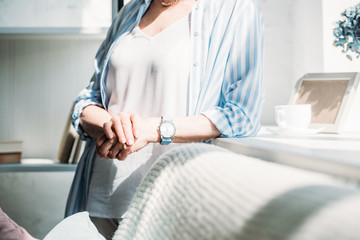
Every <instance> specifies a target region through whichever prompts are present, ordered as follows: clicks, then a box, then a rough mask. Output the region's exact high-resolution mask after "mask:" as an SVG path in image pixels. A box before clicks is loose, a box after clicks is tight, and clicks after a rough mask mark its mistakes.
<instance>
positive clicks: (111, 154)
mask: <svg viewBox="0 0 360 240" xmlns="http://www.w3.org/2000/svg"><path fill="white" fill-rule="evenodd" d="M122 148H123V144H121V143H117V144H115V145H114V146H113V147H112V148H111V150H110V151H109V154H108V156H109V158H111V159H115V158H116V157H117V155H118V154H119V153H120V152H121V150H122Z"/></svg>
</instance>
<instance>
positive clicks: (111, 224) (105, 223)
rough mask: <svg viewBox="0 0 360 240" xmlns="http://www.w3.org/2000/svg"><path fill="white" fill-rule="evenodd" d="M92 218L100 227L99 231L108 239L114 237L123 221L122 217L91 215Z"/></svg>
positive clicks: (98, 227) (97, 226)
mask: <svg viewBox="0 0 360 240" xmlns="http://www.w3.org/2000/svg"><path fill="white" fill-rule="evenodd" d="M90 219H91V221H92V222H93V223H94V225H95V226H96V228H97V229H98V231H99V233H101V235H103V236H104V237H105V238H106V239H107V240H110V239H112V237H113V236H114V233H115V231H116V230H117V228H118V226H119V223H120V221H121V218H120V219H117V218H98V217H90Z"/></svg>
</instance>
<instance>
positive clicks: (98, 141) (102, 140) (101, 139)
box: [96, 135, 107, 159]
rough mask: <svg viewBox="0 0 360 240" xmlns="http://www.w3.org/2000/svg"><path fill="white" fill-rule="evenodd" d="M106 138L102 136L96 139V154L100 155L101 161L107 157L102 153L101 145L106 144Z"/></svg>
mask: <svg viewBox="0 0 360 240" xmlns="http://www.w3.org/2000/svg"><path fill="white" fill-rule="evenodd" d="M106 139H107V138H106V136H105V135H102V136H100V137H98V138H97V139H96V153H97V155H99V157H100V159H102V158H104V157H105V156H104V155H103V154H102V153H101V152H100V147H101V145H102V144H103V143H104V142H105V140H106Z"/></svg>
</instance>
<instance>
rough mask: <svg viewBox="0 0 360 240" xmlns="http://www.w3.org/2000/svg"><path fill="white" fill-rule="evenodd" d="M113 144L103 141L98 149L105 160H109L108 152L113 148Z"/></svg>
mask: <svg viewBox="0 0 360 240" xmlns="http://www.w3.org/2000/svg"><path fill="white" fill-rule="evenodd" d="M113 145H114V144H113V143H111V142H110V140H109V141H105V142H104V143H103V144H102V145H101V146H100V148H99V151H100V153H101V154H102V155H103V156H104V157H105V158H109V152H110V150H111V148H112V147H113Z"/></svg>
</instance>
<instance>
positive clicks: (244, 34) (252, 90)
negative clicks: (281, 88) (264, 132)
mask: <svg viewBox="0 0 360 240" xmlns="http://www.w3.org/2000/svg"><path fill="white" fill-rule="evenodd" d="M238 16H239V15H238ZM232 21H237V22H238V24H236V28H237V29H236V30H235V35H234V36H233V38H234V40H233V42H232V46H231V48H230V52H229V57H228V62H227V67H226V70H225V73H224V79H223V84H222V89H221V97H220V104H219V106H218V107H216V108H214V109H210V110H208V111H205V112H202V114H203V115H204V116H206V117H207V118H208V119H209V120H210V121H212V122H213V123H214V125H215V126H216V127H217V128H218V130H219V131H220V132H221V134H222V137H245V136H253V135H256V133H257V132H258V131H259V129H260V118H261V111H262V104H263V99H264V87H263V20H262V17H261V13H260V7H259V4H258V3H257V1H249V2H248V4H247V6H246V8H245V9H244V10H243V11H242V12H241V15H240V17H239V18H237V19H233V20H232Z"/></svg>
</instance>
